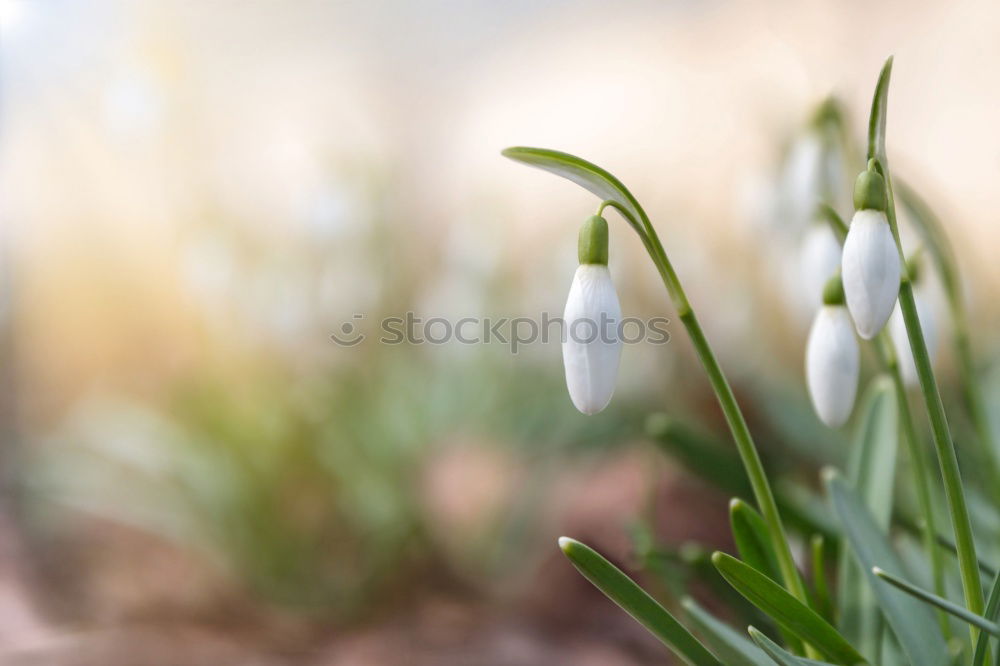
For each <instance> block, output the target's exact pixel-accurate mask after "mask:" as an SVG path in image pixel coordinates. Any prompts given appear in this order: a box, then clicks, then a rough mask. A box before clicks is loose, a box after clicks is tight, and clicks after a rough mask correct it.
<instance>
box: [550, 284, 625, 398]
mask: <svg viewBox="0 0 1000 666" xmlns="http://www.w3.org/2000/svg"><path fill="white" fill-rule="evenodd" d="M621 318H622V311H621V306H620V305H619V304H618V295H617V294H616V293H615V286H614V285H613V284H612V283H611V274H610V273H609V272H608V267H607V266H601V265H598V264H583V265H581V266H580V267H579V268H577V269H576V275H575V276H573V286H572V287H570V290H569V298H567V299H566V310H565V312H563V320H564V322H565V323H564V326H565V329H564V331H563V348H562V349H563V365H565V367H566V387H567V388H568V389H569V397H570V399H571V400H572V401H573V404H574V405H575V406H576V408H577V409H579V410H580V411H581V412H583V413H584V414H596V413H597V412H599V411H601V410H602V409H604V408H605V407H606V406H607V404H608V402H610V401H611V395H612V394H613V393H614V392H615V380H616V379H617V377H618V361H619V359H620V358H621V351H622V342H621V340H620V339H619V337H618V327H619V324H620V322H621Z"/></svg>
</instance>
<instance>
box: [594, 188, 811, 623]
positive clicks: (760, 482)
mask: <svg viewBox="0 0 1000 666" xmlns="http://www.w3.org/2000/svg"><path fill="white" fill-rule="evenodd" d="M605 206H610V207H612V208H614V209H615V210H617V211H618V212H619V213H621V214H622V215H623V216H624V217H625V218H626V219H627V220H628V221H629V222H631V223H632V225H633V227H635V228H637V229H639V228H641V229H643V230H644V231H645V233H644V234H640V237H642V241H643V244H644V245H645V246H646V250H647V251H648V252H649V256H650V258H652V260H653V263H654V264H655V265H656V269H657V271H659V273H660V277H661V279H662V280H663V284H664V286H665V287H666V288H667V292H668V293H669V294H670V298H671V300H672V301H673V303H674V307H675V308H676V309H677V316H678V317H679V318H680V320H681V322H683V324H684V327H685V328H686V329H687V332H688V335H689V336H690V337H691V342H692V344H693V345H694V348H695V352H696V353H697V354H698V358H699V359H700V360H701V363H702V366H704V368H705V372H706V373H707V374H708V379H709V383H711V385H712V390H713V391H715V395H716V398H717V399H718V401H719V405H720V406H721V407H722V412H723V415H724V416H725V418H726V423H727V424H728V425H729V430H730V431H731V432H732V434H733V439H734V440H735V441H736V448H737V450H738V451H739V454H740V458H741V459H742V461H743V467H744V468H745V469H746V472H747V476H748V477H749V479H750V486H751V488H752V489H753V493H754V497H755V498H756V500H757V505H758V508H759V509H760V512H761V515H762V516H763V517H764V521H765V522H766V523H767V529H768V534H769V536H770V538H771V542H772V544H773V546H774V552H775V554H776V555H777V557H778V567H779V569H780V570H781V577H782V578H783V579H784V582H785V587H787V588H788V591H789V592H791V593H792V595H794V596H795V597H796V598H797V599H798V600H799V601H801V602H803V603H808V597H807V595H806V590H805V585H804V584H803V583H802V579H801V577H800V575H799V571H798V569H797V568H796V567H795V560H794V558H793V557H792V551H791V548H790V547H789V545H788V538H787V536H786V535H785V529H784V527H783V526H782V524H781V516H780V515H779V514H778V506H777V504H776V503H775V501H774V493H773V492H772V491H771V486H770V484H769V483H768V481H767V475H766V474H765V472H764V465H763V464H762V463H761V460H760V455H759V454H758V453H757V447H756V446H755V445H754V442H753V437H752V436H751V435H750V429H749V428H748V427H747V424H746V420H745V419H744V418H743V412H742V411H740V408H739V405H738V404H737V402H736V396H735V395H733V390H732V388H731V387H730V386H729V382H728V381H727V380H726V376H725V374H724V373H723V372H722V368H721V367H720V366H719V362H718V360H716V358H715V353H714V352H713V351H712V347H711V345H710V344H709V343H708V339H707V338H706V337H705V332H704V331H703V330H702V328H701V324H700V323H699V321H698V318H697V317H696V316H695V313H694V310H693V309H692V308H691V305H690V303H689V302H688V299H687V294H686V293H685V292H684V288H683V286H681V283H680V280H679V279H678V278H677V273H676V272H674V268H673V266H672V265H671V264H670V260H669V259H668V258H667V255H666V252H665V251H664V249H663V245H662V243H660V239H659V236H657V234H656V230H655V229H653V226H652V224H650V222H649V218H648V217H647V216H646V214H645V212H644V211H643V210H642V208H640V207H638V206H637V209H638V211H639V215H640V217H641V219H640V220H638V221H637V220H635V219H634V217H633V216H632V215H631V213H630V212H629V211H628V210H627V209H626V208H625V207H624V206H622V205H620V204H619V203H618V202H616V201H613V200H608V201H604V202H603V203H602V204H601V210H603V209H604V207H605ZM640 223H641V224H640Z"/></svg>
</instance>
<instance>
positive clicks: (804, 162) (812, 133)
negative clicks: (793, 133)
mask: <svg viewBox="0 0 1000 666" xmlns="http://www.w3.org/2000/svg"><path fill="white" fill-rule="evenodd" d="M823 152H824V149H823V137H822V135H821V134H820V133H819V132H818V131H816V130H814V129H811V130H809V131H807V132H806V133H805V134H803V135H802V136H800V137H798V138H797V139H796V140H795V142H794V143H793V144H792V146H791V148H790V149H789V151H788V157H787V159H786V161H785V164H784V168H783V169H782V173H781V177H780V182H781V194H782V204H783V209H784V210H783V213H784V215H783V217H785V218H786V219H787V220H788V221H789V222H791V223H792V225H793V226H798V225H799V224H804V223H806V222H807V221H808V220H809V218H810V217H811V216H812V213H813V210H815V208H816V204H817V203H819V199H820V195H821V192H822V185H823V160H824V157H823Z"/></svg>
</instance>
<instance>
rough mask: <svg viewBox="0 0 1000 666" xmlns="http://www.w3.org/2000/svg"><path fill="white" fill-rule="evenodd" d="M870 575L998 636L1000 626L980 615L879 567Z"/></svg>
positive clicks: (874, 568)
mask: <svg viewBox="0 0 1000 666" xmlns="http://www.w3.org/2000/svg"><path fill="white" fill-rule="evenodd" d="M872 573H873V574H875V575H876V576H878V577H879V578H881V579H882V580H885V581H888V582H889V583H891V584H892V585H893V586H894V587H896V588H898V589H900V590H902V591H903V592H906V593H907V594H909V595H910V596H912V597H914V598H916V599H920V600H921V601H923V602H925V603H928V604H930V605H932V606H937V607H938V608H940V609H941V610H943V611H944V612H946V613H948V614H950V615H953V616H955V617H957V618H958V619H959V620H962V621H963V622H967V623H969V624H971V625H972V626H973V627H976V628H977V629H982V630H983V631H988V632H989V633H991V634H993V635H994V636H1000V625H998V624H997V623H996V622H991V621H989V620H987V619H986V618H985V617H983V616H982V615H976V614H975V613H973V612H971V611H970V610H968V609H966V608H963V607H962V606H959V605H958V604H955V603H952V602H950V601H948V600H947V599H943V598H941V597H939V596H938V595H936V594H934V593H933V592H928V591H927V590H925V589H923V588H921V587H917V586H916V585H914V584H913V583H910V582H908V581H906V580H903V579H902V578H899V577H897V576H893V575H892V574H889V573H886V572H885V571H883V570H882V569H880V568H879V567H872Z"/></svg>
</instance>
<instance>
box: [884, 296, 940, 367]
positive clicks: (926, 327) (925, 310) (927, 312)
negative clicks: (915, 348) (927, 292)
mask: <svg viewBox="0 0 1000 666" xmlns="http://www.w3.org/2000/svg"><path fill="white" fill-rule="evenodd" d="M913 300H914V301H916V304H917V317H918V318H919V319H920V329H921V330H922V331H923V333H924V343H925V344H926V345H927V353H928V354H929V355H930V357H931V363H933V362H934V358H935V356H937V322H936V321H935V318H934V315H933V313H932V312H931V306H930V303H929V302H928V301H927V299H926V298H924V297H923V295H922V294H921V293H920V292H914V294H913ZM889 333H890V334H891V335H892V342H893V345H894V346H895V347H896V357H897V359H898V361H899V372H900V373H901V374H902V375H903V383H905V384H906V385H907V386H917V385H919V384H920V378H919V377H918V376H917V366H916V364H915V363H914V362H913V352H912V351H910V339H909V337H907V335H906V322H905V321H903V313H902V311H900V309H899V304H898V303H897V304H896V309H895V310H893V311H892V320H891V321H890V322H889Z"/></svg>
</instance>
